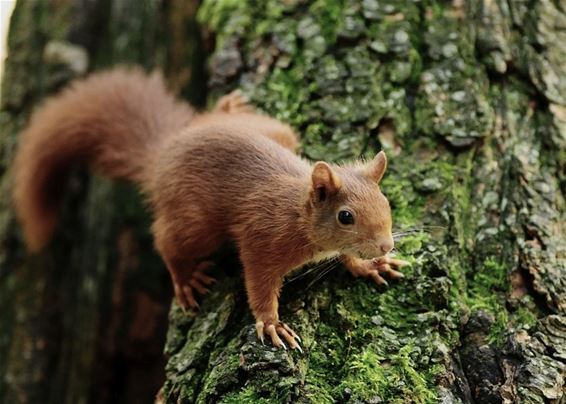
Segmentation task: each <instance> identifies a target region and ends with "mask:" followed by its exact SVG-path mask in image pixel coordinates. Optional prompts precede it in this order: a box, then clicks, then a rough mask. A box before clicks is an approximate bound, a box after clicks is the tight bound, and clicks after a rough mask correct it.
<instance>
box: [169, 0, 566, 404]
mask: <svg viewBox="0 0 566 404" xmlns="http://www.w3.org/2000/svg"><path fill="white" fill-rule="evenodd" d="M260 3H261V4H258V3H257V2H254V1H229V0H224V1H212V0H209V1H205V2H204V4H203V6H202V8H201V9H200V11H199V13H200V18H201V21H202V22H203V23H204V24H205V25H207V26H208V27H210V29H211V30H212V31H213V32H214V33H215V34H216V49H215V52H214V54H213V56H212V58H211V61H210V68H211V77H210V86H211V90H212V93H213V98H214V97H215V96H218V95H220V94H222V93H224V92H226V91H228V90H230V89H232V88H235V87H240V88H242V89H243V90H244V92H245V93H246V94H248V95H249V96H250V97H251V98H252V100H253V101H254V102H255V103H256V104H257V105H259V106H260V107H261V108H262V109H263V110H265V111H266V112H268V113H270V114H274V115H275V116H277V117H279V118H281V119H283V120H285V121H287V122H290V123H291V124H292V125H293V126H294V127H295V128H297V130H298V131H299V132H300V134H301V136H302V151H303V153H304V154H305V155H306V156H308V157H310V158H312V159H327V160H342V159H348V158H353V157H357V156H360V155H362V156H368V157H370V156H373V155H374V153H375V152H376V151H377V150H379V149H380V148H383V149H385V150H386V151H387V152H388V154H389V156H390V161H391V164H390V169H389V173H388V174H387V176H386V179H385V181H384V183H383V186H382V188H383V190H384V192H385V193H386V195H387V196H388V197H389V198H390V201H391V203H392V207H393V211H394V223H395V227H396V228H397V229H398V230H399V231H400V232H401V233H400V236H399V237H398V238H399V240H398V243H397V250H398V253H399V255H400V256H401V257H403V259H407V260H409V261H411V262H412V266H411V267H410V268H408V269H407V270H406V271H405V273H406V274H407V278H406V279H405V280H403V281H402V282H400V283H398V284H396V285H392V286H391V287H390V288H389V289H387V290H384V291H377V290H376V289H375V288H374V286H373V285H372V284H370V283H369V282H366V281H364V280H358V279H353V278H352V277H351V276H349V275H348V274H346V273H345V271H343V270H341V269H340V268H335V269H333V270H332V271H331V272H329V273H327V274H326V275H325V276H323V277H321V278H320V279H319V275H322V274H323V273H324V272H323V271H324V270H319V271H316V272H313V273H312V274H309V275H306V276H303V277H300V276H297V279H296V280H290V281H288V282H287V285H286V286H285V287H284V290H283V296H282V304H281V306H282V310H281V316H282V318H283V320H284V321H286V322H288V323H289V324H292V326H294V327H295V330H297V331H298V332H299V334H300V335H301V337H302V339H303V346H304V348H305V349H306V351H305V354H304V355H302V354H300V353H299V352H285V351H277V350H275V349H273V348H271V347H270V346H262V345H261V344H258V342H257V340H256V337H255V333H254V330H253V326H252V322H253V321H252V318H251V317H250V315H249V313H248V311H247V308H246V307H245V305H244V303H243V302H244V292H243V291H242V287H241V282H240V281H239V279H237V278H235V279H229V280H226V281H224V282H222V283H221V284H220V285H218V286H217V287H216V288H215V289H214V290H213V292H212V294H211V296H208V297H207V299H206V301H205V303H204V305H203V307H202V310H201V311H200V312H199V313H198V314H195V315H191V316H189V317H187V316H185V315H184V314H183V313H181V311H180V310H179V309H178V308H175V307H174V308H173V309H172V311H171V313H170V320H171V322H170V328H169V335H168V341H167V345H166V353H167V354H168V355H169V361H168V364H167V368H166V369H167V381H166V383H165V385H164V389H163V396H164V398H166V399H167V400H168V401H173V402H174V401H180V402H185V401H187V402H192V401H196V402H217V401H219V402H225V403H232V402H233V403H242V402H253V403H257V402H345V401H348V400H349V401H351V402H372V403H374V402H388V403H391V402H394V403H395V402H396V403H408V402H481V403H491V402H494V403H495V402H502V401H505V402H519V401H521V402H524V403H530V402H540V403H542V402H563V401H564V400H565V399H564V375H565V369H566V356H565V353H566V317H565V310H566V293H565V292H566V288H565V286H566V239H565V235H566V222H565V205H564V194H565V191H566V175H565V165H566V97H565V94H566V91H565V90H566V70H565V69H566V47H565V45H564V44H566V37H565V34H564V33H565V32H566V31H565V29H566V14H565V11H566V10H565V6H564V2H558V1H550V0H543V1H509V2H508V1H499V0H491V1H488V0H484V1H480V0H476V1H470V2H466V4H464V2H462V1H453V2H448V1H446V2H443V1H428V0H424V1H398V0H390V1H387V0H384V1H381V0H380V1H376V0H345V1H337V0H327V1H311V2H307V1H285V2H282V1H279V0H272V1H265V2H260ZM220 265H224V266H226V265H225V264H223V263H220Z"/></svg>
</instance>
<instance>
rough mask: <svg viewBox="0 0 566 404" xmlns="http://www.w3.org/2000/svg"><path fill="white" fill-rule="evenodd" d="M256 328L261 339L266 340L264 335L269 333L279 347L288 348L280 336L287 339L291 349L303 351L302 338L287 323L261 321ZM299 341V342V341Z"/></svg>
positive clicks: (274, 343)
mask: <svg viewBox="0 0 566 404" xmlns="http://www.w3.org/2000/svg"><path fill="white" fill-rule="evenodd" d="M255 329H256V331H257V336H258V338H259V339H260V341H261V342H262V343H263V342H264V336H265V334H267V335H268V336H269V337H270V338H271V342H272V343H273V345H274V346H276V347H278V348H283V349H285V350H287V345H285V343H284V342H283V341H282V340H281V338H280V336H281V337H283V338H284V339H285V341H287V343H288V344H289V346H290V347H291V349H298V350H299V351H300V352H301V353H303V350H302V348H301V346H300V345H299V342H300V341H301V339H300V338H299V336H298V335H297V333H295V331H293V330H292V329H291V328H290V327H289V326H288V325H287V324H285V323H283V322H281V321H273V322H272V321H261V320H258V321H257V322H256V323H255ZM297 341H298V342H297Z"/></svg>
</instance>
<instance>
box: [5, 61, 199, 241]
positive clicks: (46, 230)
mask: <svg viewBox="0 0 566 404" xmlns="http://www.w3.org/2000/svg"><path fill="white" fill-rule="evenodd" d="M193 114H194V113H193V110H192V108H191V107H190V106H189V105H188V104H186V103H182V102H179V101H177V100H176V99H175V98H174V97H173V96H172V95H171V94H170V93H169V92H168V91H167V89H166V87H165V84H164V83H163V80H162V78H161V76H160V75H159V74H152V75H146V74H145V73H143V72H142V71H141V70H139V69H126V68H121V69H114V70H111V71H107V72H102V73H98V74H94V75H91V76H89V77H88V78H87V79H84V80H82V81H77V82H75V83H73V84H72V85H71V86H70V87H69V88H67V89H65V90H64V91H63V92H62V93H61V94H59V95H58V96H56V97H53V98H50V99H49V100H47V101H46V103H45V104H44V105H43V106H41V107H40V108H39V109H38V110H37V112H36V113H34V114H33V116H32V118H31V121H30V123H29V125H28V126H27V128H26V129H25V131H24V132H23V133H22V134H21V136H20V143H19V148H18V152H17V155H16V159H15V166H14V169H15V172H14V176H15V184H14V192H13V196H14V203H15V207H16V212H17V215H18V217H19V219H20V221H21V222H22V225H23V230H24V234H25V238H26V241H27V244H28V247H29V248H30V249H31V250H39V249H40V248H41V247H42V246H43V245H44V244H45V243H46V242H47V241H48V240H49V238H50V237H51V234H52V233H53V229H54V226H55V222H56V214H57V208H58V204H59V200H60V195H58V194H57V193H56V192H55V191H57V190H58V189H59V188H60V186H59V184H60V182H62V181H64V180H65V179H66V176H67V173H68V170H69V169H70V168H71V166H73V165H75V164H82V163H84V162H87V163H88V164H90V165H91V166H92V167H94V168H95V169H97V170H99V171H100V172H101V173H102V174H104V175H107V176H110V177H112V178H119V179H127V180H131V181H134V182H138V183H140V182H141V183H143V182H144V181H145V180H146V169H147V167H148V166H149V163H150V161H149V160H150V158H151V155H152V153H153V152H154V149H155V148H156V147H157V146H158V145H159V144H160V142H161V140H162V139H163V138H164V137H166V136H167V134H169V133H173V132H174V131H176V130H178V129H180V128H181V127H183V126H185V125H187V124H188V123H189V121H190V120H191V118H192V117H193Z"/></svg>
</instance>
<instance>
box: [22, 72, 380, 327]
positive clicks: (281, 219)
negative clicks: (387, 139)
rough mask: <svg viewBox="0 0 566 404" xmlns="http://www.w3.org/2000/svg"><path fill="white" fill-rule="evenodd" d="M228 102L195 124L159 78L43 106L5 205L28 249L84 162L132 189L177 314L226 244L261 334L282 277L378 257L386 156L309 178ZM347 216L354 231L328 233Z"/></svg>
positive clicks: (108, 82)
mask: <svg viewBox="0 0 566 404" xmlns="http://www.w3.org/2000/svg"><path fill="white" fill-rule="evenodd" d="M230 97H232V98H230ZM237 100H239V101H234V96H233V95H229V96H226V97H224V98H223V99H221V101H220V102H219V103H218V104H217V106H216V108H215V109H214V110H213V111H212V112H210V113H205V114H202V115H196V114H194V113H193V111H192V109H191V108H190V107H189V106H188V105H187V104H183V103H180V102H178V101H175V99H174V98H173V97H172V96H171V95H169V94H168V93H167V91H166V89H165V87H164V85H163V82H162V80H161V79H160V78H159V76H157V75H153V76H150V77H147V76H145V75H144V74H142V73H141V72H139V71H137V70H133V71H131V70H130V71H127V70H114V71H111V72H107V73H100V74H97V75H94V76H92V77H91V78H88V79H86V80H84V81H82V82H78V83H76V84H75V85H73V86H72V87H71V88H70V89H68V90H66V91H65V92H63V93H62V94H61V95H59V96H57V97H55V98H53V99H51V100H50V101H48V102H47V103H46V104H45V105H44V106H43V107H42V108H41V109H40V110H39V111H38V113H37V114H35V115H34V117H33V119H32V121H31V123H30V125H29V127H28V129H27V130H26V131H25V132H24V133H23V134H22V138H21V146H20V149H19V152H18V156H17V158H16V165H15V175H16V183H15V184H16V186H15V190H14V200H15V203H16V208H17V212H18V216H19V218H20V220H21V221H22V224H23V227H24V233H25V235H26V239H27V242H28V245H29V247H30V248H31V249H33V250H37V249H39V248H41V247H42V246H43V245H44V244H45V242H46V241H47V240H48V239H49V237H50V236H51V233H52V231H53V227H54V225H55V211H56V202H57V197H56V196H52V195H51V187H52V186H53V185H54V184H56V183H57V182H59V181H60V179H61V177H64V172H65V169H66V168H67V167H68V166H70V165H71V164H73V163H78V162H81V161H83V160H86V161H88V162H89V163H91V165H92V166H93V167H94V168H95V169H99V170H101V171H102V172H103V173H104V174H106V175H109V176H111V177H114V178H123V179H128V180H131V181H134V182H137V183H139V184H140V185H141V187H142V189H143V190H144V192H145V193H146V194H147V196H148V198H149V200H150V202H151V206H152V208H153V211H154V215H155V220H154V224H153V227H152V229H153V233H154V236H155V245H156V247H157V249H158V250H159V252H160V253H161V255H162V257H163V259H164V261H165V263H166V265H167V268H168V270H169V271H170V273H171V276H172V279H173V283H174V285H175V291H176V294H177V297H178V298H179V300H180V301H181V303H182V304H187V303H190V300H189V301H187V293H192V292H191V291H190V286H189V284H190V281H191V279H193V280H194V273H195V272H196V271H197V270H198V269H197V267H198V265H197V262H198V260H200V259H202V258H203V257H205V256H207V255H209V254H210V253H212V252H213V251H214V250H215V249H216V248H217V247H218V246H219V245H220V244H221V243H222V242H223V241H224V240H226V239H232V240H234V241H235V242H236V243H237V245H238V248H239V251H240V256H241V260H242V262H243V264H244V272H245V281H246V289H247V291H248V297H249V303H250V307H251V309H252V311H253V313H254V315H255V317H256V319H257V320H258V321H263V322H265V323H266V324H268V323H274V322H277V321H278V314H277V307H278V295H279V291H280V288H281V280H282V277H283V276H284V275H285V274H286V273H288V272H289V271H290V270H292V269H294V268H297V267H299V266H301V265H302V264H304V263H306V262H309V261H311V260H312V259H313V258H314V257H315V256H316V255H317V254H318V253H320V252H325V251H334V250H337V251H339V252H340V253H341V254H345V255H346V256H352V257H354V256H363V257H372V256H380V255H383V252H381V251H380V246H381V245H382V244H381V243H384V242H387V241H389V240H391V215H390V210H389V205H388V203H387V200H386V199H385V197H384V196H383V194H381V192H380V190H379V187H378V185H377V182H378V181H379V179H381V176H382V175H383V171H384V170H385V163H386V160H385V156H384V155H382V154H380V155H378V157H376V159H374V161H372V162H370V163H368V164H363V165H362V164H360V163H354V164H351V165H347V166H335V165H327V164H322V163H319V164H317V165H316V167H317V168H316V170H315V171H314V172H313V167H312V166H311V165H310V164H309V163H308V162H307V161H305V160H303V159H301V158H300V157H298V156H296V155H295V154H294V153H293V152H292V151H293V150H294V149H295V148H296V146H297V139H296V136H295V134H294V133H293V131H292V130H291V128H290V127H289V126H287V125H285V124H283V123H281V122H279V121H277V120H275V119H272V118H269V117H266V116H262V115H258V114H256V113H254V112H253V111H252V110H251V108H250V107H249V106H248V105H243V104H241V99H240V98H238V99H237ZM238 102H240V104H238ZM321 189H324V190H325V191H326V193H327V194H328V195H327V199H326V200H324V201H322V200H319V196H320V190H321ZM344 206H346V207H348V208H349V209H351V210H352V211H353V212H354V213H355V214H356V226H351V227H348V228H343V227H341V225H340V224H339V223H337V220H336V212H337V211H338V210H339V209H340V208H341V207H344ZM354 230H355V231H354ZM346 262H347V263H352V262H354V261H352V260H348V259H346ZM352 265H354V264H352ZM350 266H351V265H350ZM187 287H188V288H189V291H187V290H186V289H184V288H187Z"/></svg>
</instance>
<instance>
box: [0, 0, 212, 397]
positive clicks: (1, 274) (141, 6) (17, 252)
mask: <svg viewBox="0 0 566 404" xmlns="http://www.w3.org/2000/svg"><path fill="white" fill-rule="evenodd" d="M196 5H197V2H195V1H167V2H166V1H161V0H143V1H139V0H116V1H111V0H95V1H82V0H64V1H27V0H20V1H18V2H17V5H16V9H15V11H14V14H13V17H12V20H11V25H10V32H9V57H8V59H7V62H6V71H5V75H4V82H3V83H2V106H1V110H0V402H2V403H17V402H29V403H63V402H67V403H77V402H103V403H108V402H112V401H114V402H125V401H128V402H152V401H153V397H154V395H155V393H156V392H157V390H158V389H159V387H160V385H161V384H162V382H163V378H164V372H163V367H164V359H163V355H162V349H163V343H164V339H165V330H166V326H167V311H168V307H169V302H170V296H171V291H170V282H169V279H168V275H167V274H166V271H164V270H163V267H162V264H161V261H160V259H159V258H158V257H157V256H156V254H155V253H154V252H153V248H152V239H151V235H150V233H149V224H150V219H149V217H148V215H147V213H146V212H145V209H144V206H143V204H142V202H141V198H140V197H139V196H138V194H137V193H136V191H135V189H134V188H133V187H130V186H125V185H123V184H111V183H109V182H108V181H106V180H104V179H101V178H95V177H90V176H88V175H86V173H85V172H84V171H81V172H77V173H76V174H75V175H74V176H73V178H72V181H71V184H70V185H71V186H70V187H69V190H68V192H67V194H66V198H65V199H66V200H65V208H64V209H63V212H62V213H63V214H62V216H63V217H62V219H61V225H60V226H59V229H60V231H59V233H58V234H57V236H56V237H55V239H54V241H53V243H52V244H51V245H50V246H49V248H48V249H46V251H45V252H44V253H42V254H41V255H39V256H33V257H30V256H27V255H26V254H25V251H24V248H23V246H22V242H21V236H20V233H19V230H18V227H17V225H16V223H15V219H14V214H13V211H12V209H11V207H10V192H9V188H10V170H9V167H10V162H11V160H12V158H13V155H14V150H15V147H16V144H17V134H18V132H19V130H20V129H21V128H22V126H23V125H24V124H25V122H26V120H27V119H28V117H29V114H30V112H31V111H32V110H33V108H35V107H36V106H37V105H39V104H40V103H41V101H42V99H44V98H45V97H46V96H48V95H50V94H52V93H54V92H56V91H58V90H59V89H60V88H61V87H62V86H63V85H65V84H66V83H67V82H68V81H69V80H71V79H73V78H75V77H78V76H82V75H84V74H87V73H88V72H89V71H92V70H97V69H101V68H105V67H109V66H113V65H115V64H117V63H135V64H141V65H143V66H144V67H146V68H148V69H152V68H156V67H159V66H165V65H167V68H168V69H169V70H170V74H169V75H168V77H169V78H170V79H171V83H172V84H173V86H174V87H175V89H176V90H177V91H179V92H182V93H183V94H184V95H185V96H186V97H188V96H189V95H192V96H193V97H194V98H193V99H196V101H199V100H200V99H202V96H203V92H202V91H198V90H197V88H198V86H195V85H194V84H195V83H196V84H197V85H198V83H199V81H198V80H197V81H195V80H192V81H191V79H192V78H195V77H199V75H200V76H202V75H201V74H200V73H199V72H202V71H203V69H202V60H203V59H202V57H201V58H200V61H201V67H200V68H199V67H198V64H197V63H196V62H198V59H195V55H196V54H198V51H199V49H198V46H197V45H198V44H199V42H198V37H197V36H195V35H194V31H195V28H194V27H195V24H196V22H195V18H194V16H195V11H196ZM187 38H188V39H187ZM193 61H195V63H194V64H192V63H193ZM199 69H200V70H199ZM200 82H202V79H201V80H200Z"/></svg>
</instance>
